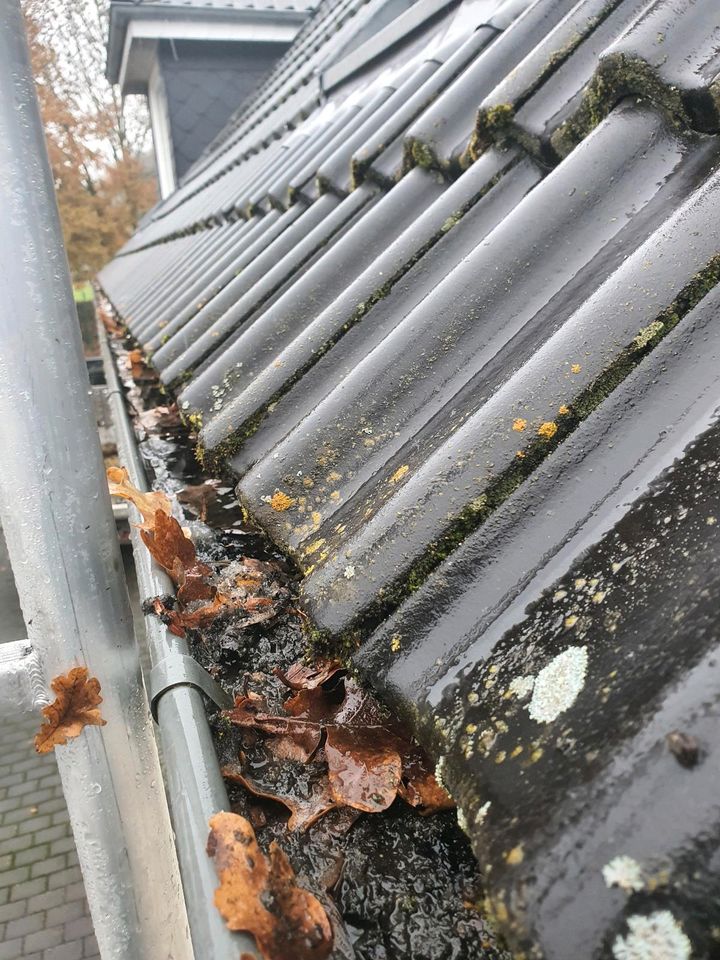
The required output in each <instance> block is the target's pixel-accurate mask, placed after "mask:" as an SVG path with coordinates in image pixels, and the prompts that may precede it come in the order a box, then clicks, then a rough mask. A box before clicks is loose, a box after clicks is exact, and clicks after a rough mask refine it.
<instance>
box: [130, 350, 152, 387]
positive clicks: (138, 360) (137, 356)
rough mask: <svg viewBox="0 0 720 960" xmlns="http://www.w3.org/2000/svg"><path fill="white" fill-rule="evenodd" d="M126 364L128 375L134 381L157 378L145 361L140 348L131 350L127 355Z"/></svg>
mask: <svg viewBox="0 0 720 960" xmlns="http://www.w3.org/2000/svg"><path fill="white" fill-rule="evenodd" d="M127 365H128V368H129V370H130V376H131V377H132V378H133V380H135V381H136V382H139V381H144V380H155V379H157V375H156V374H155V371H154V370H152V369H151V368H150V367H149V366H148V365H147V363H146V362H145V357H144V355H143V352H142V350H139V349H135V350H131V351H130V352H129V353H128V355H127Z"/></svg>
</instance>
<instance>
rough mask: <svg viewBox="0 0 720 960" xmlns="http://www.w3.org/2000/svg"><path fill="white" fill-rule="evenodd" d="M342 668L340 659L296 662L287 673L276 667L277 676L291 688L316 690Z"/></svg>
mask: <svg viewBox="0 0 720 960" xmlns="http://www.w3.org/2000/svg"><path fill="white" fill-rule="evenodd" d="M340 670H342V664H341V663H340V661H339V660H317V661H316V662H315V663H312V664H306V663H294V664H293V665H292V666H291V667H290V669H289V670H288V671H287V673H283V671H282V670H281V669H280V668H279V667H276V668H275V671H274V673H275V676H276V677H277V678H278V679H279V680H282V682H283V683H284V684H285V686H286V687H290V689H291V690H314V689H315V688H316V687H320V686H322V685H323V683H325V682H326V681H327V680H329V679H330V678H331V677H334V676H335V674H336V673H338V672H339V671H340Z"/></svg>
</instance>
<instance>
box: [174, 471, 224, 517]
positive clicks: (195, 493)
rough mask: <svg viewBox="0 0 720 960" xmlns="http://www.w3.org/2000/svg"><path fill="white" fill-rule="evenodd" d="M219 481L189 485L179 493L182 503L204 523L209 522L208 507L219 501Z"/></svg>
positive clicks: (178, 496)
mask: <svg viewBox="0 0 720 960" xmlns="http://www.w3.org/2000/svg"><path fill="white" fill-rule="evenodd" d="M218 486H219V481H218V480H206V481H205V483H197V484H188V486H186V487H183V489H182V490H179V491H178V494H177V498H178V500H179V501H180V503H184V504H185V505H186V506H188V507H190V509H191V510H192V511H193V513H194V514H195V515H196V516H197V517H199V518H200V520H202V521H203V522H204V521H205V520H207V514H208V507H209V506H210V504H211V503H213V502H214V501H215V500H217V495H218Z"/></svg>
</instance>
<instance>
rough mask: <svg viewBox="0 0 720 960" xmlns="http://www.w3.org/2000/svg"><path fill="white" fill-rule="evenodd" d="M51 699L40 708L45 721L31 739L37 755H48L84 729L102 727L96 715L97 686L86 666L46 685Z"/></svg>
mask: <svg viewBox="0 0 720 960" xmlns="http://www.w3.org/2000/svg"><path fill="white" fill-rule="evenodd" d="M50 686H51V688H52V691H53V693H54V694H55V700H54V702H53V703H51V704H48V706H46V707H43V709H42V714H43V716H44V717H45V722H44V723H43V725H42V726H41V727H40V731H39V733H38V734H37V735H36V737H35V749H36V750H37V752H38V753H49V752H50V751H51V750H54V749H55V747H58V746H62V745H63V744H64V743H67V742H68V740H69V739H70V738H72V737H77V736H79V735H80V733H82V731H83V728H84V727H87V726H96V727H104V726H105V722H106V721H105V720H103V718H102V716H101V715H100V710H99V709H98V707H99V705H100V704H101V703H102V697H101V696H100V683H99V682H98V680H96V679H95V677H91V676H90V675H89V673H88V670H87V667H74V668H73V669H72V670H71V671H70V672H69V673H66V674H65V675H64V676H62V675H61V676H59V677H55V679H54V680H53V681H52V682H51V684H50Z"/></svg>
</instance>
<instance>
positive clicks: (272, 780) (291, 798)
mask: <svg viewBox="0 0 720 960" xmlns="http://www.w3.org/2000/svg"><path fill="white" fill-rule="evenodd" d="M221 772H222V775H223V776H224V777H225V779H226V780H232V781H233V782H234V783H240V784H242V786H244V787H245V789H246V790H249V791H250V793H252V794H254V795H255V796H256V797H264V798H265V799H267V800H276V801H277V802H278V803H282V804H283V805H284V806H285V807H287V809H288V810H289V811H290V819H289V820H288V822H287V828H288V830H307V828H308V827H310V826H311V825H312V824H313V823H315V822H316V821H318V820H319V819H320V817H322V816H323V815H324V814H326V813H327V812H328V811H329V810H334V809H335V808H336V807H338V806H340V804H339V803H338V802H337V800H336V799H335V797H334V796H333V793H332V789H331V787H330V780H329V778H328V775H327V771H326V770H325V769H324V766H323V764H319V763H316V764H309V765H308V764H306V763H305V761H304V760H303V761H300V762H298V761H297V760H295V761H293V760H289V759H287V758H283V759H276V760H275V761H271V762H270V763H269V764H266V765H265V766H264V767H263V770H262V774H261V776H262V779H260V777H258V776H253V775H252V774H250V773H249V772H248V771H247V770H245V769H244V767H242V766H241V765H240V764H238V763H228V764H226V765H225V766H224V767H223V768H222V771H221ZM289 773H292V776H288V774H289Z"/></svg>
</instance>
